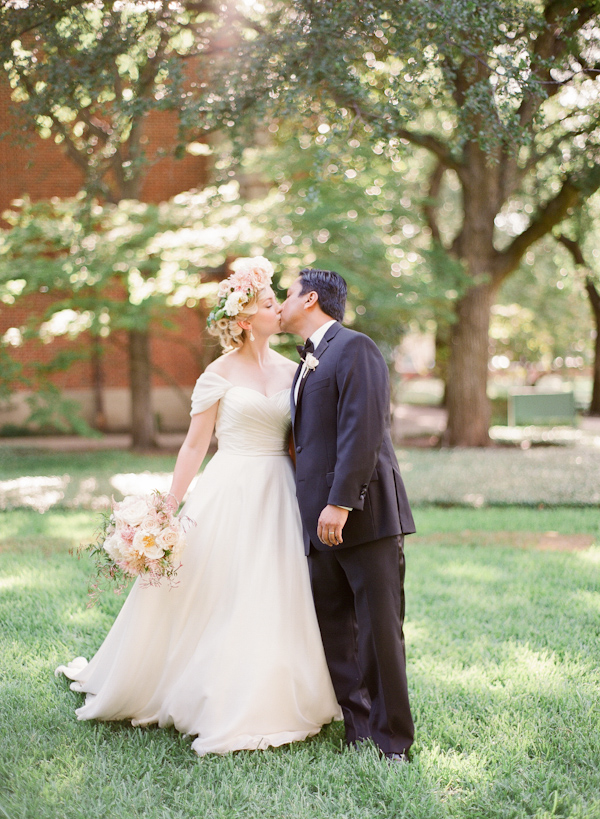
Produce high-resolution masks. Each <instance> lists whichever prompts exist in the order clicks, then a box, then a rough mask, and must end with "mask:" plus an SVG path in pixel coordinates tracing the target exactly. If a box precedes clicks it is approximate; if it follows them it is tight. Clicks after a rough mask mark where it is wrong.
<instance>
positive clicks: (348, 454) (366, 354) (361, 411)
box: [328, 335, 390, 510]
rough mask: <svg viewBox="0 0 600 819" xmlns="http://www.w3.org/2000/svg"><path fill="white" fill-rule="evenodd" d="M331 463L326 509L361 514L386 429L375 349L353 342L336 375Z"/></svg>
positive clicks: (386, 407)
mask: <svg viewBox="0 0 600 819" xmlns="http://www.w3.org/2000/svg"><path fill="white" fill-rule="evenodd" d="M336 378H337V385H338V394H339V397H338V409H337V457H336V464H335V472H334V479H333V484H332V486H331V489H330V492H329V497H328V503H331V504H334V505H335V506H350V507H352V508H353V509H358V510H362V509H363V508H364V503H365V495H366V493H367V488H368V486H369V482H370V480H371V477H372V475H373V471H374V469H375V465H376V464H377V460H378V458H379V452H380V449H381V445H382V442H383V436H384V434H385V430H386V429H387V426H388V424H389V413H390V389H389V377H388V370H387V366H386V363H385V361H384V359H383V356H382V355H381V353H380V352H379V349H378V348H377V345H376V344H375V343H374V342H373V341H371V339H370V338H368V337H367V336H363V335H356V336H354V337H353V338H352V339H351V340H350V341H349V342H348V343H347V344H346V346H345V348H344V354H343V356H340V359H339V362H338V366H337V371H336Z"/></svg>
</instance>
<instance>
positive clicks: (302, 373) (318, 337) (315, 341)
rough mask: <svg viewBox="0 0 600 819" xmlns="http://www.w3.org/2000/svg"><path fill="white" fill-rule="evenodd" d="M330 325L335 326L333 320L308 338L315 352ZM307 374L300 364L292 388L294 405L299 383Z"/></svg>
mask: <svg viewBox="0 0 600 819" xmlns="http://www.w3.org/2000/svg"><path fill="white" fill-rule="evenodd" d="M332 324H335V319H331V321H326V322H325V324H322V325H321V326H320V327H319V328H318V330H315V332H314V333H313V334H312V336H309V337H308V338H309V339H310V340H311V341H312V343H313V344H314V345H315V351H316V349H317V347H318V346H319V344H320V343H321V342H322V341H323V337H324V335H325V333H326V332H327V330H329V328H330V327H331V325H332ZM307 373H308V367H307V366H306V362H305V361H303V362H302V369H301V370H300V375H299V376H298V380H297V381H296V386H295V387H294V404H297V403H298V390H299V389H300V382H301V381H302V379H303V378H306V374H307Z"/></svg>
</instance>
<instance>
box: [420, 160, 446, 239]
mask: <svg viewBox="0 0 600 819" xmlns="http://www.w3.org/2000/svg"><path fill="white" fill-rule="evenodd" d="M445 172H446V166H445V165H444V164H443V162H437V163H436V166H435V168H434V169H433V173H432V174H431V176H430V177H429V192H428V196H427V199H426V201H425V204H424V205H423V215H424V216H425V221H426V222H427V225H428V227H429V230H430V231H431V238H432V239H433V241H434V242H438V243H439V244H442V238H441V234H440V228H439V225H438V222H437V216H436V210H437V207H438V202H437V198H438V196H439V193H440V187H441V184H442V179H443V176H444V173H445Z"/></svg>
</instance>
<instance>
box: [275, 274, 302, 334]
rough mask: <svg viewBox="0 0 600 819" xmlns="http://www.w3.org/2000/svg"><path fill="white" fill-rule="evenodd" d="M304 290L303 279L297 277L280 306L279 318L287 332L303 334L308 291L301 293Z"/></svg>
mask: <svg viewBox="0 0 600 819" xmlns="http://www.w3.org/2000/svg"><path fill="white" fill-rule="evenodd" d="M301 290H302V279H296V281H295V282H293V283H292V284H291V285H290V287H289V288H288V291H287V298H286V300H285V301H284V302H283V304H282V305H281V307H280V308H279V320H280V322H281V329H282V330H284V331H285V332H286V333H297V334H298V335H301V333H300V328H301V326H302V324H303V320H304V318H305V316H306V313H305V309H304V306H305V303H306V298H307V296H308V293H304V294H303V295H300V291H301Z"/></svg>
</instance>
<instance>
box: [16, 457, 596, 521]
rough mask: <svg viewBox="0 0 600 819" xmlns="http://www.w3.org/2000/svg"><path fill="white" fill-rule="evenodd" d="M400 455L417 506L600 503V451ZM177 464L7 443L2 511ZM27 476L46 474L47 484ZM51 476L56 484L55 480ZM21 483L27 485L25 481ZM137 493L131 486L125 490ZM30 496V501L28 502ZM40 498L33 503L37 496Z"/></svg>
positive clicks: (81, 500) (89, 498)
mask: <svg viewBox="0 0 600 819" xmlns="http://www.w3.org/2000/svg"><path fill="white" fill-rule="evenodd" d="M398 460H399V462H400V468H401V470H402V475H403V478H404V482H405V484H406V488H407V491H408V496H409V498H410V500H411V503H413V504H415V505H425V504H440V505H446V506H448V505H450V506H465V507H468V506H473V507H475V508H477V507H479V506H494V505H495V506H506V505H512V504H518V505H520V506H531V507H535V506H539V505H544V506H573V507H586V506H590V507H594V508H596V509H598V507H599V506H600V448H597V447H587V448H585V447H558V446H556V447H532V448H531V449H529V450H526V451H524V450H521V449H518V448H510V447H499V448H490V449H452V450H450V449H444V450H431V449H402V450H399V451H398ZM174 465H175V455H174V454H173V453H171V454H168V453H157V454H154V455H148V454H144V455H141V454H135V453H131V452H126V451H121V450H104V451H99V452H48V451H44V450H35V449H19V448H16V447H11V446H6V445H5V444H3V445H2V446H0V509H3V508H4V509H10V508H15V507H18V506H21V505H23V503H29V505H33V506H36V500H35V498H36V497H37V499H38V503H37V508H50V507H52V506H53V505H56V506H62V507H69V508H85V507H89V506H90V504H91V503H92V502H93V501H94V500H95V501H96V502H99V501H100V500H101V499H102V500H103V501H104V502H105V503H108V501H109V499H110V496H111V495H113V494H114V495H115V496H116V497H121V494H120V491H119V486H122V485H123V484H122V482H119V480H118V479H116V478H115V476H117V475H120V476H121V481H122V479H123V476H128V475H129V476H132V475H133V476H134V479H133V484H132V483H131V481H129V483H128V484H127V486H128V487H129V486H131V485H133V486H135V485H136V483H137V484H139V479H137V476H138V475H144V473H146V474H145V475H144V477H143V478H142V479H141V480H142V481H144V486H143V489H142V490H141V491H149V488H153V483H152V481H154V482H155V484H156V487H157V488H160V487H162V486H164V485H165V482H166V486H167V487H168V482H169V475H170V473H171V472H172V471H173V467H174ZM26 477H29V478H32V479H35V478H36V477H41V478H44V479H45V482H44V481H42V484H41V485H40V484H39V483H36V481H35V480H29V481H27V480H26ZM48 481H49V482H48ZM20 482H21V483H20ZM126 491H127V492H131V491H132V489H131V488H127V489H126ZM26 498H29V500H26ZM32 498H33V500H32Z"/></svg>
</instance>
